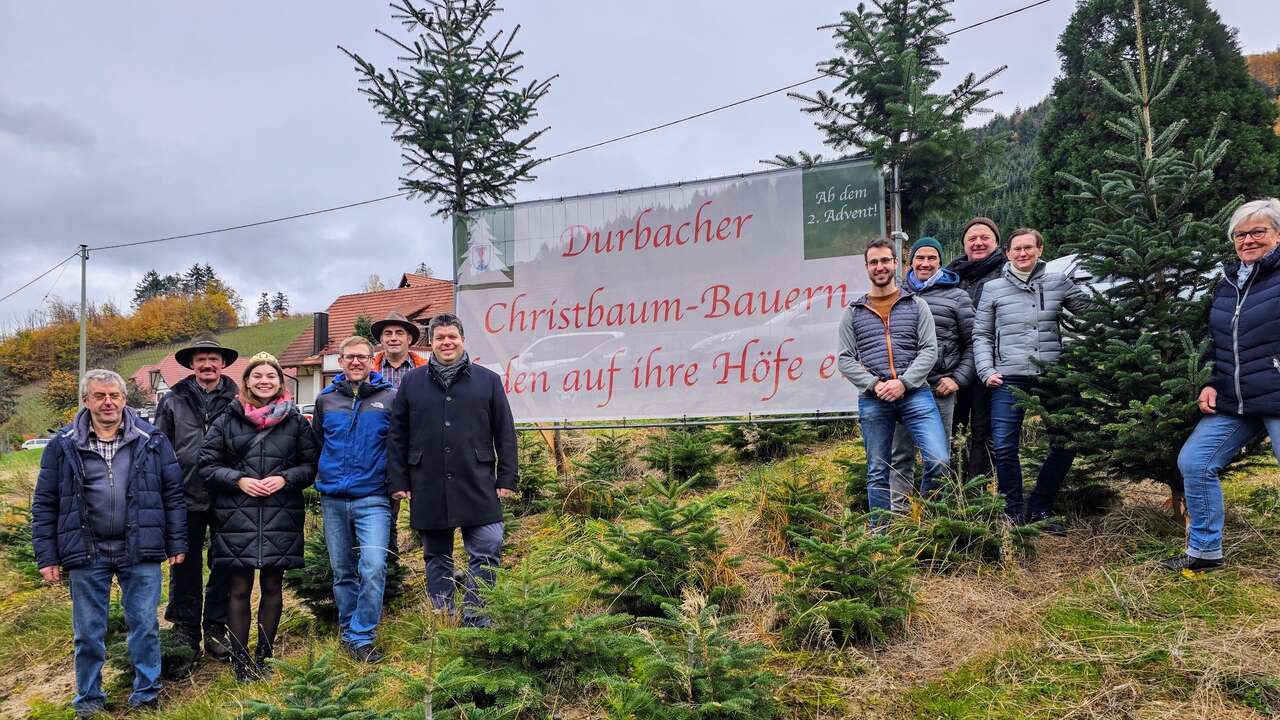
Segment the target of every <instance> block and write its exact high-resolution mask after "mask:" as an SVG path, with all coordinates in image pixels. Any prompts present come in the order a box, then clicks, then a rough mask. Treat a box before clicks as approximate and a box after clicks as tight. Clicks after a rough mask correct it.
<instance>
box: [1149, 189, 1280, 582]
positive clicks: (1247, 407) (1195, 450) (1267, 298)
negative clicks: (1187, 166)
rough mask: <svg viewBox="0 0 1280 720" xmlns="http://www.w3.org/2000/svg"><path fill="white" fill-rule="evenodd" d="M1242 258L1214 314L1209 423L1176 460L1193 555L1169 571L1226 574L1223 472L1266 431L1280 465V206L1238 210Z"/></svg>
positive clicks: (1232, 266)
mask: <svg viewBox="0 0 1280 720" xmlns="http://www.w3.org/2000/svg"><path fill="white" fill-rule="evenodd" d="M1227 236H1228V237H1229V238H1230V239H1231V242H1232V244H1233V245H1234V246H1235V251H1236V258H1235V259H1234V260H1233V261H1231V262H1228V263H1227V264H1226V266H1225V267H1224V268H1223V273H1222V279H1221V281H1219V282H1218V286H1217V287H1216V288H1215V289H1214V291H1213V301H1212V304H1211V305H1210V309H1209V334H1210V338H1211V341H1212V346H1211V349H1210V357H1211V358H1212V361H1213V375H1212V377H1211V378H1210V380H1209V383H1208V384H1207V385H1205V386H1204V388H1203V389H1202V390H1201V391H1200V397H1199V399H1198V401H1197V405H1198V406H1199V409H1200V412H1201V413H1202V415H1203V417H1201V418H1200V422H1199V423H1197V424H1196V428H1195V430H1193V431H1192V433H1191V437H1189V438H1187V441H1186V443H1184V444H1183V446H1182V451H1181V452H1180V453H1179V454H1178V469H1179V470H1180V471H1181V472H1182V482H1183V485H1184V487H1185V492H1186V499H1187V516H1188V519H1189V520H1190V523H1189V524H1188V526H1187V550H1186V553H1185V554H1183V555H1179V556H1177V557H1172V558H1169V559H1168V560H1165V561H1164V562H1162V563H1161V565H1162V566H1164V567H1165V568H1166V569H1169V570H1173V571H1175V572H1179V571H1182V570H1213V569H1215V568H1219V567H1222V564H1223V562H1224V560H1223V557H1222V523H1223V515H1224V510H1223V502H1222V484H1221V477H1220V476H1221V473H1222V469H1223V468H1224V467H1226V465H1227V463H1229V462H1231V460H1232V459H1234V458H1235V456H1236V455H1237V454H1238V453H1239V452H1240V449H1241V448H1243V447H1244V446H1245V443H1247V442H1249V441H1250V440H1251V439H1253V438H1254V437H1256V436H1258V434H1260V433H1261V432H1263V431H1266V433H1267V434H1268V435H1270V436H1271V449H1272V452H1274V453H1276V456H1277V457H1278V458H1280V313H1277V312H1276V308H1277V307H1280V252H1276V247H1277V245H1278V244H1280V200H1277V199H1275V198H1266V199H1263V200H1254V201H1253V202H1248V203H1245V204H1244V205H1241V206H1240V209H1238V210H1236V211H1235V213H1234V214H1232V216H1231V221H1230V223H1229V224H1228V225H1227Z"/></svg>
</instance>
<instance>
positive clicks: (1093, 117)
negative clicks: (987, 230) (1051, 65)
mask: <svg viewBox="0 0 1280 720" xmlns="http://www.w3.org/2000/svg"><path fill="white" fill-rule="evenodd" d="M1141 6H1142V16H1143V22H1144V26H1145V27H1144V45H1143V47H1142V48H1141V49H1142V51H1143V52H1144V53H1146V56H1147V57H1153V56H1155V55H1156V46H1157V45H1158V44H1160V43H1161V42H1165V43H1166V44H1167V47H1168V53H1169V55H1170V56H1171V57H1175V58H1186V62H1187V69H1186V72H1185V74H1184V75H1183V77H1182V78H1181V79H1180V80H1179V84H1178V90H1177V92H1175V93H1171V94H1169V95H1167V96H1165V97H1163V98H1161V101H1160V102H1159V103H1157V104H1155V105H1153V106H1152V108H1151V113H1152V122H1153V123H1154V124H1155V126H1156V127H1162V128H1167V127H1171V126H1173V125H1174V124H1175V123H1176V122H1177V121H1178V120H1180V119H1182V120H1186V126H1185V127H1184V128H1183V129H1182V132H1181V139H1180V140H1178V141H1177V142H1175V143H1174V144H1173V148H1174V149H1178V150H1182V151H1183V152H1186V153H1188V154H1190V153H1192V152H1194V151H1195V150H1196V149H1197V148H1198V147H1199V146H1200V143H1201V141H1202V140H1203V138H1206V137H1208V136H1209V134H1210V133H1211V132H1212V130H1213V128H1214V125H1215V123H1217V122H1218V115H1219V113H1224V112H1225V113H1227V117H1226V118H1225V120H1224V121H1223V122H1222V125H1221V128H1220V133H1219V135H1220V136H1221V137H1222V139H1224V140H1229V141H1230V143H1231V144H1230V146H1229V147H1228V148H1227V150H1226V154H1225V155H1224V156H1223V158H1222V162H1221V165H1220V167H1219V169H1218V175H1217V177H1216V178H1215V179H1214V182H1213V183H1212V185H1211V186H1209V187H1207V188H1204V189H1203V190H1202V191H1200V192H1199V193H1197V195H1196V197H1195V198H1194V199H1191V200H1190V201H1189V202H1188V203H1187V204H1186V206H1185V210H1186V211H1187V212H1190V213H1191V214H1193V215H1194V216H1196V217H1200V218H1208V217H1212V216H1213V215H1214V213H1216V212H1217V211H1218V210H1219V209H1220V208H1222V206H1224V205H1226V204H1227V203H1228V202H1230V201H1231V199H1232V198H1234V197H1236V196H1237V195H1245V196H1249V197H1260V196H1268V195H1276V194H1280V137H1277V136H1276V134H1275V133H1274V132H1273V131H1272V124H1273V123H1274V122H1275V119H1276V108H1275V107H1274V106H1272V105H1271V104H1270V103H1269V102H1268V101H1267V98H1266V95H1265V93H1264V92H1263V90H1262V88H1260V87H1259V86H1258V84H1257V83H1255V82H1254V81H1253V80H1252V79H1251V78H1250V77H1249V74H1248V71H1247V69H1246V67H1245V63H1244V59H1243V58H1242V57H1241V55H1240V49H1239V46H1238V44H1237V42H1236V39H1235V33H1234V31H1233V30H1231V29H1230V28H1228V27H1227V26H1226V25H1224V24H1223V22H1222V20H1221V19H1220V18H1219V17H1218V13H1217V12H1216V11H1214V10H1213V9H1212V8H1211V7H1210V6H1209V2H1208V0H1142V2H1141ZM1136 48H1137V30H1136V25H1135V22H1134V0H1086V1H1085V2H1081V3H1079V5H1078V6H1077V7H1076V11H1075V14H1074V15H1072V17H1071V21H1070V22H1069V23H1068V24H1067V28H1066V29H1065V30H1064V31H1063V33H1062V35H1061V37H1060V38H1059V40H1058V55H1059V57H1061V58H1062V68H1061V73H1060V75H1059V76H1058V79H1057V80H1055V81H1054V84H1053V98H1054V105H1053V111H1052V112H1051V113H1050V114H1049V118H1048V120H1047V121H1046V124H1045V127H1044V130H1043V132H1042V133H1041V134H1040V138H1039V162H1038V164H1037V166H1036V169H1035V172H1034V192H1033V193H1032V196H1031V204H1030V208H1029V210H1030V214H1031V222H1032V224H1033V225H1034V226H1035V227H1037V228H1038V229H1039V230H1040V231H1042V232H1043V233H1044V235H1045V237H1046V238H1048V239H1049V241H1050V243H1055V242H1065V241H1073V240H1077V239H1081V238H1086V237H1088V236H1089V233H1090V232H1091V230H1090V224H1089V222H1088V221H1089V218H1091V217H1092V215H1093V211H1092V208H1091V206H1090V205H1089V204H1088V203H1079V202H1069V201H1067V200H1065V198H1066V196H1068V195H1070V194H1072V193H1076V192H1078V188H1077V186H1076V184H1075V183H1074V182H1072V181H1071V180H1069V179H1067V176H1068V175H1070V176H1074V177H1076V178H1084V179H1088V178H1089V177H1090V174H1091V173H1092V171H1093V170H1095V169H1097V170H1103V171H1107V170H1111V169H1112V168H1114V167H1115V161H1114V160H1113V159H1111V158H1110V156H1109V154H1108V153H1107V151H1108V150H1110V151H1112V152H1120V153H1124V154H1126V155H1128V154H1129V153H1130V146H1129V140H1128V138H1126V137H1123V136H1121V135H1118V134H1116V133H1115V132H1113V131H1112V129H1111V128H1109V127H1108V126H1107V123H1108V121H1110V120H1111V119H1112V118H1113V117H1114V116H1113V115H1112V114H1111V113H1110V112H1107V111H1106V110H1105V109H1106V108H1109V107H1114V100H1113V99H1112V97H1111V96H1110V93H1109V91H1108V90H1107V88H1106V87H1105V85H1104V84H1103V83H1102V80H1106V81H1108V82H1110V83H1111V84H1112V85H1114V86H1115V87H1118V88H1127V87H1128V85H1127V80H1126V78H1125V70H1124V64H1125V63H1123V62H1121V61H1122V60H1124V61H1127V62H1128V63H1129V64H1131V65H1133V64H1136V61H1137V57H1138V55H1137V50H1136ZM1063 173H1066V175H1064V174H1063ZM1005 226H1006V227H1008V224H1007V223H1006V225H1005Z"/></svg>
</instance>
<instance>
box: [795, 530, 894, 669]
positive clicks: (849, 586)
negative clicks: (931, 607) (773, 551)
mask: <svg viewBox="0 0 1280 720" xmlns="http://www.w3.org/2000/svg"><path fill="white" fill-rule="evenodd" d="M859 518H860V516H858V515H855V514H853V513H851V512H848V511H846V512H845V513H844V515H843V517H842V518H840V519H837V518H832V517H828V518H827V519H826V520H827V524H828V525H829V526H830V527H831V528H832V530H830V531H828V532H823V533H820V534H818V535H817V536H816V537H802V536H793V537H794V540H795V543H796V545H797V546H798V548H799V550H800V558H799V559H798V560H795V561H788V560H781V559H779V560H775V561H774V565H775V567H777V569H778V570H779V571H780V572H782V573H783V575H784V577H785V578H786V580H785V582H784V584H783V587H782V589H781V590H780V591H779V592H778V594H777V595H775V598H776V601H777V606H778V621H779V623H780V624H781V625H782V628H783V634H784V635H786V636H787V637H788V638H789V639H790V640H791V641H792V642H794V643H796V644H798V645H801V646H823V645H830V646H836V647H842V646H844V645H846V644H847V643H851V642H869V643H883V642H884V641H885V640H886V639H888V637H889V636H890V635H893V634H895V633H897V632H899V631H901V630H902V628H903V627H904V625H905V623H906V619H907V613H908V612H909V611H910V609H911V606H912V604H913V603H914V602H915V593H914V590H913V588H912V582H913V578H914V565H913V563H912V560H911V558H909V557H904V556H903V555H901V554H900V553H899V552H898V550H897V548H895V547H894V543H893V541H892V540H890V538H889V537H888V536H887V535H885V534H883V533H881V534H875V535H871V534H868V533H867V531H866V528H865V526H864V525H863V524H862V522H861V520H860V519H859Z"/></svg>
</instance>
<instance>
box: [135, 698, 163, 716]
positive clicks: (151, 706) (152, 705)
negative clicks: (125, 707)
mask: <svg viewBox="0 0 1280 720" xmlns="http://www.w3.org/2000/svg"><path fill="white" fill-rule="evenodd" d="M159 709H160V698H151V699H150V700H143V701H142V702H140V703H137V704H135V705H130V706H129V714H130V715H132V714H133V713H141V712H155V711H156V710H159Z"/></svg>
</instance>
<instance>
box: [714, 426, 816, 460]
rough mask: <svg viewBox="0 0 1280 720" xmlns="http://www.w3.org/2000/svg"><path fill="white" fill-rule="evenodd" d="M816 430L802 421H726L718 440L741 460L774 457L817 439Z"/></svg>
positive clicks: (810, 443) (786, 453)
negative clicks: (733, 422) (737, 422)
mask: <svg viewBox="0 0 1280 720" xmlns="http://www.w3.org/2000/svg"><path fill="white" fill-rule="evenodd" d="M817 440H818V433H817V431H816V430H815V429H814V427H813V425H812V424H811V423H808V422H804V421H799V420H797V421H794V422H766V423H747V424H738V425H726V426H725V428H724V430H722V431H721V432H720V441H721V442H722V443H724V444H725V445H728V446H729V447H731V448H733V450H734V451H735V452H736V453H737V455H738V458H739V459H741V460H762V461H763V460H777V459H780V458H784V457H786V456H787V455H790V454H791V453H793V452H795V451H797V450H800V449H802V448H804V447H805V446H807V445H812V444H813V443H815V442H817Z"/></svg>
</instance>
